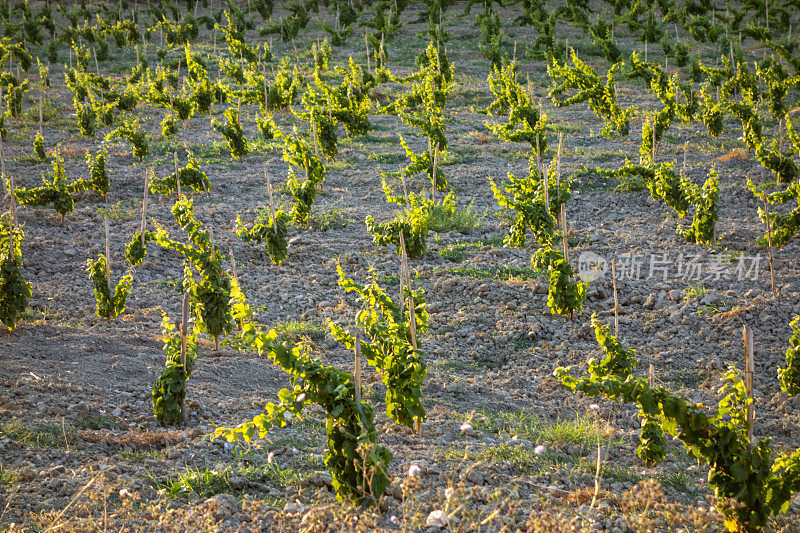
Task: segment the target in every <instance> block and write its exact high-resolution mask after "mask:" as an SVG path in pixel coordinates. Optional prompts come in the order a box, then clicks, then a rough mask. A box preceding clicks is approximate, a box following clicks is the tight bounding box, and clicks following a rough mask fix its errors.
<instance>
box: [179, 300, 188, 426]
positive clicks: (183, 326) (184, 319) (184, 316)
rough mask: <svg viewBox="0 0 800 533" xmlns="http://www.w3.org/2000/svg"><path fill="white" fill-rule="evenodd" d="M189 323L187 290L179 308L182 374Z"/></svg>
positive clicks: (183, 404)
mask: <svg viewBox="0 0 800 533" xmlns="http://www.w3.org/2000/svg"><path fill="white" fill-rule="evenodd" d="M188 324H189V292H188V291H187V292H185V293H183V306H182V309H181V332H180V333H181V365H182V366H183V373H184V375H185V374H186V373H187V372H186V328H187V326H188ZM183 387H184V392H185V389H186V381H185V380H184V382H183ZM186 418H187V416H186V394H185V393H184V396H183V400H182V401H181V422H182V423H183V422H186Z"/></svg>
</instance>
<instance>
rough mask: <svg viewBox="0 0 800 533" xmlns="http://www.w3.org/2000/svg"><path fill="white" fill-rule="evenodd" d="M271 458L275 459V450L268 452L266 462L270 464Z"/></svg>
mask: <svg viewBox="0 0 800 533" xmlns="http://www.w3.org/2000/svg"><path fill="white" fill-rule="evenodd" d="M273 459H275V452H269V454H268V455H267V462H268V463H269V464H272V460H273Z"/></svg>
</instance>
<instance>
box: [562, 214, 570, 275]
mask: <svg viewBox="0 0 800 533" xmlns="http://www.w3.org/2000/svg"><path fill="white" fill-rule="evenodd" d="M561 244H562V246H563V248H564V261H566V262H567V264H569V246H568V244H567V206H566V205H565V204H561Z"/></svg>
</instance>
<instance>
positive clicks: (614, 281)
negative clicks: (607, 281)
mask: <svg viewBox="0 0 800 533" xmlns="http://www.w3.org/2000/svg"><path fill="white" fill-rule="evenodd" d="M611 286H612V287H613V289H614V336H615V337H617V338H618V337H619V300H617V270H616V266H615V264H614V260H613V259H612V260H611Z"/></svg>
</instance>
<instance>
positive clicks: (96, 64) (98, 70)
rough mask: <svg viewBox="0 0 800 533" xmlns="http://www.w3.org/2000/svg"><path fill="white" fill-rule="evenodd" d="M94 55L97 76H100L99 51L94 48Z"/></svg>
mask: <svg viewBox="0 0 800 533" xmlns="http://www.w3.org/2000/svg"><path fill="white" fill-rule="evenodd" d="M92 54H94V68H95V69H97V75H98V76H99V75H100V64H99V63H98V62H97V50H95V48H94V46H92Z"/></svg>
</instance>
